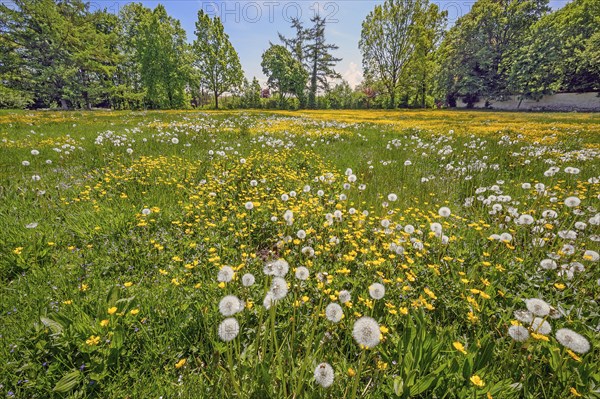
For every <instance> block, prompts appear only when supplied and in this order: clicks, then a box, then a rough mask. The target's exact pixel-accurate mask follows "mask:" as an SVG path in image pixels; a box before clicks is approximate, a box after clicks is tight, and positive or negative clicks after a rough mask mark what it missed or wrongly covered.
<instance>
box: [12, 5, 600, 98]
mask: <svg viewBox="0 0 600 399" xmlns="http://www.w3.org/2000/svg"><path fill="white" fill-rule="evenodd" d="M447 25H448V22H447V14H446V12H444V11H441V10H440V9H439V7H438V6H437V5H436V4H434V3H430V2H429V1H428V0H386V1H385V2H384V3H383V4H381V5H377V6H375V7H374V9H373V10H372V11H371V13H369V15H368V16H367V17H366V18H365V20H364V22H363V24H362V29H361V38H360V42H359V44H358V45H359V49H360V51H361V54H362V57H363V70H364V78H365V79H364V81H363V82H362V83H361V84H360V85H359V86H358V87H356V88H354V89H352V88H351V87H350V85H349V84H348V82H345V81H344V80H342V79H341V76H340V74H339V73H338V72H337V71H336V70H335V66H336V64H337V63H338V62H339V61H340V59H339V58H336V57H335V55H334V52H335V50H336V49H337V46H336V45H335V44H332V43H328V42H327V41H326V39H325V29H326V20H325V19H323V18H321V17H319V16H318V15H317V16H315V17H313V18H312V19H311V20H310V21H309V23H308V24H307V25H306V26H305V25H304V23H303V22H302V21H299V20H293V22H292V27H293V28H294V31H295V35H294V36H293V37H285V36H283V35H279V38H278V39H279V40H278V43H275V44H274V43H270V46H269V48H268V49H267V50H266V51H265V52H264V53H263V55H262V62H261V66H262V70H263V72H264V74H265V75H266V76H267V78H268V81H267V85H268V87H261V85H260V84H259V82H258V80H257V79H256V78H254V79H252V80H251V81H248V80H247V79H246V78H244V73H243V71H242V67H241V64H240V61H239V57H238V54H237V52H236V50H235V49H234V48H233V46H232V44H231V43H230V41H229V37H228V35H227V34H226V33H225V31H224V28H223V24H222V23H221V21H220V19H219V18H218V17H214V18H211V17H210V16H209V15H207V14H206V13H204V12H203V11H202V10H200V11H199V12H198V19H197V22H196V29H195V32H194V37H193V38H192V40H188V38H187V35H186V32H185V31H184V30H183V29H182V27H181V24H180V22H179V21H178V20H176V19H174V18H172V17H170V16H169V15H168V14H167V12H166V10H165V8H164V7H163V6H161V5H159V6H157V7H156V8H155V9H149V8H147V7H144V6H143V5H142V4H139V3H130V4H127V5H125V6H124V7H123V8H121V9H120V11H119V13H118V14H117V15H114V14H111V13H109V12H107V11H102V10H98V11H92V10H91V9H90V5H89V3H85V2H83V1H81V0H62V1H55V0H15V1H13V2H12V4H11V5H10V7H9V5H8V4H5V3H0V107H4V108H24V107H29V108H46V107H61V108H64V109H70V108H83V109H85V108H87V109H89V108H92V107H110V108H113V109H174V108H189V107H216V108H219V107H227V108H334V109H338V108H372V107H381V108H383V107H387V108H396V107H433V106H443V105H444V106H456V105H457V103H458V102H459V101H462V102H464V103H466V104H467V105H468V106H470V105H472V104H474V103H475V102H477V101H478V100H481V99H501V98H502V97H505V96H508V95H515V94H516V95H519V96H521V98H540V97H541V96H543V95H545V94H550V93H554V92H569V91H573V92H583V91H598V90H600V2H599V1H597V0H574V1H573V2H571V3H569V4H567V5H566V6H565V7H564V8H562V9H559V10H557V11H554V12H551V10H550V8H549V7H548V1H547V0H478V1H477V2H476V3H475V4H474V5H473V7H472V9H471V11H470V12H469V13H467V14H466V15H464V16H463V17H461V18H460V19H458V20H457V21H456V23H455V24H454V25H453V26H452V27H451V28H450V29H449V30H448V29H447ZM223 94H226V95H223Z"/></svg>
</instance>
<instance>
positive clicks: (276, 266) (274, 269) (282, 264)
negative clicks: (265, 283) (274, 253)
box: [263, 259, 290, 277]
mask: <svg viewBox="0 0 600 399" xmlns="http://www.w3.org/2000/svg"><path fill="white" fill-rule="evenodd" d="M289 270H290V265H289V263H287V261H286V260H285V259H277V260H273V261H270V262H267V263H266V264H265V267H264V268H263V271H264V273H265V274H266V275H271V276H276V277H284V276H285V275H286V274H287V272H288V271H289Z"/></svg>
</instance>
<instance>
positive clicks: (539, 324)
mask: <svg viewBox="0 0 600 399" xmlns="http://www.w3.org/2000/svg"><path fill="white" fill-rule="evenodd" d="M531 330H532V331H533V332H535V333H538V334H542V335H548V334H550V333H551V332H552V326H551V325H550V323H548V322H547V321H546V320H544V319H542V318H540V317H536V318H534V319H533V321H532V322H531Z"/></svg>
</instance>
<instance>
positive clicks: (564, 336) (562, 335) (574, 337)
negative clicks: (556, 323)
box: [556, 328, 590, 354]
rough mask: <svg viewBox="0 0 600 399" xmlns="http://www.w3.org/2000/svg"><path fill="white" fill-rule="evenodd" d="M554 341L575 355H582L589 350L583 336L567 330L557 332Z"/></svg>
mask: <svg viewBox="0 0 600 399" xmlns="http://www.w3.org/2000/svg"><path fill="white" fill-rule="evenodd" d="M556 340H557V341H558V342H560V344H561V345H562V346H564V347H566V348H569V349H571V350H572V351H573V352H575V353H579V354H584V353H587V352H588V351H589V350H590V342H589V341H588V340H587V339H586V338H585V337H584V336H583V335H580V334H578V333H576V332H575V331H573V330H570V329H568V328H561V329H560V330H557V331H556Z"/></svg>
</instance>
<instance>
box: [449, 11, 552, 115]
mask: <svg viewBox="0 0 600 399" xmlns="http://www.w3.org/2000/svg"><path fill="white" fill-rule="evenodd" d="M547 3H548V1H547V0H525V1H522V0H508V1H501V2H499V1H493V0H478V1H477V2H476V3H475V4H474V5H473V7H472V8H471V11H470V12H469V13H468V14H466V15H464V16H463V17H461V18H459V20H458V21H457V22H456V24H455V25H454V26H453V27H452V28H451V29H450V31H449V32H448V35H447V36H446V39H445V40H444V43H443V44H442V46H441V50H440V52H441V59H442V73H441V74H440V82H441V83H440V84H441V86H442V87H443V88H444V89H443V91H444V92H445V93H446V98H447V101H448V102H449V103H455V102H456V99H457V98H458V97H462V98H463V101H464V102H465V103H466V104H467V105H468V107H471V106H472V105H473V104H474V103H475V102H476V101H477V100H478V99H479V98H480V97H486V98H501V97H502V96H504V95H507V94H510V92H511V91H510V89H509V81H508V79H509V72H510V70H511V65H512V64H513V63H514V60H513V58H512V54H513V53H514V52H515V51H517V50H518V49H519V48H520V46H521V45H522V43H523V42H524V38H525V36H526V33H527V32H528V30H529V28H530V26H531V25H532V24H534V23H535V22H536V21H537V20H539V18H540V17H541V16H542V15H544V14H545V13H546V12H548V10H549V8H548V7H547Z"/></svg>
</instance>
